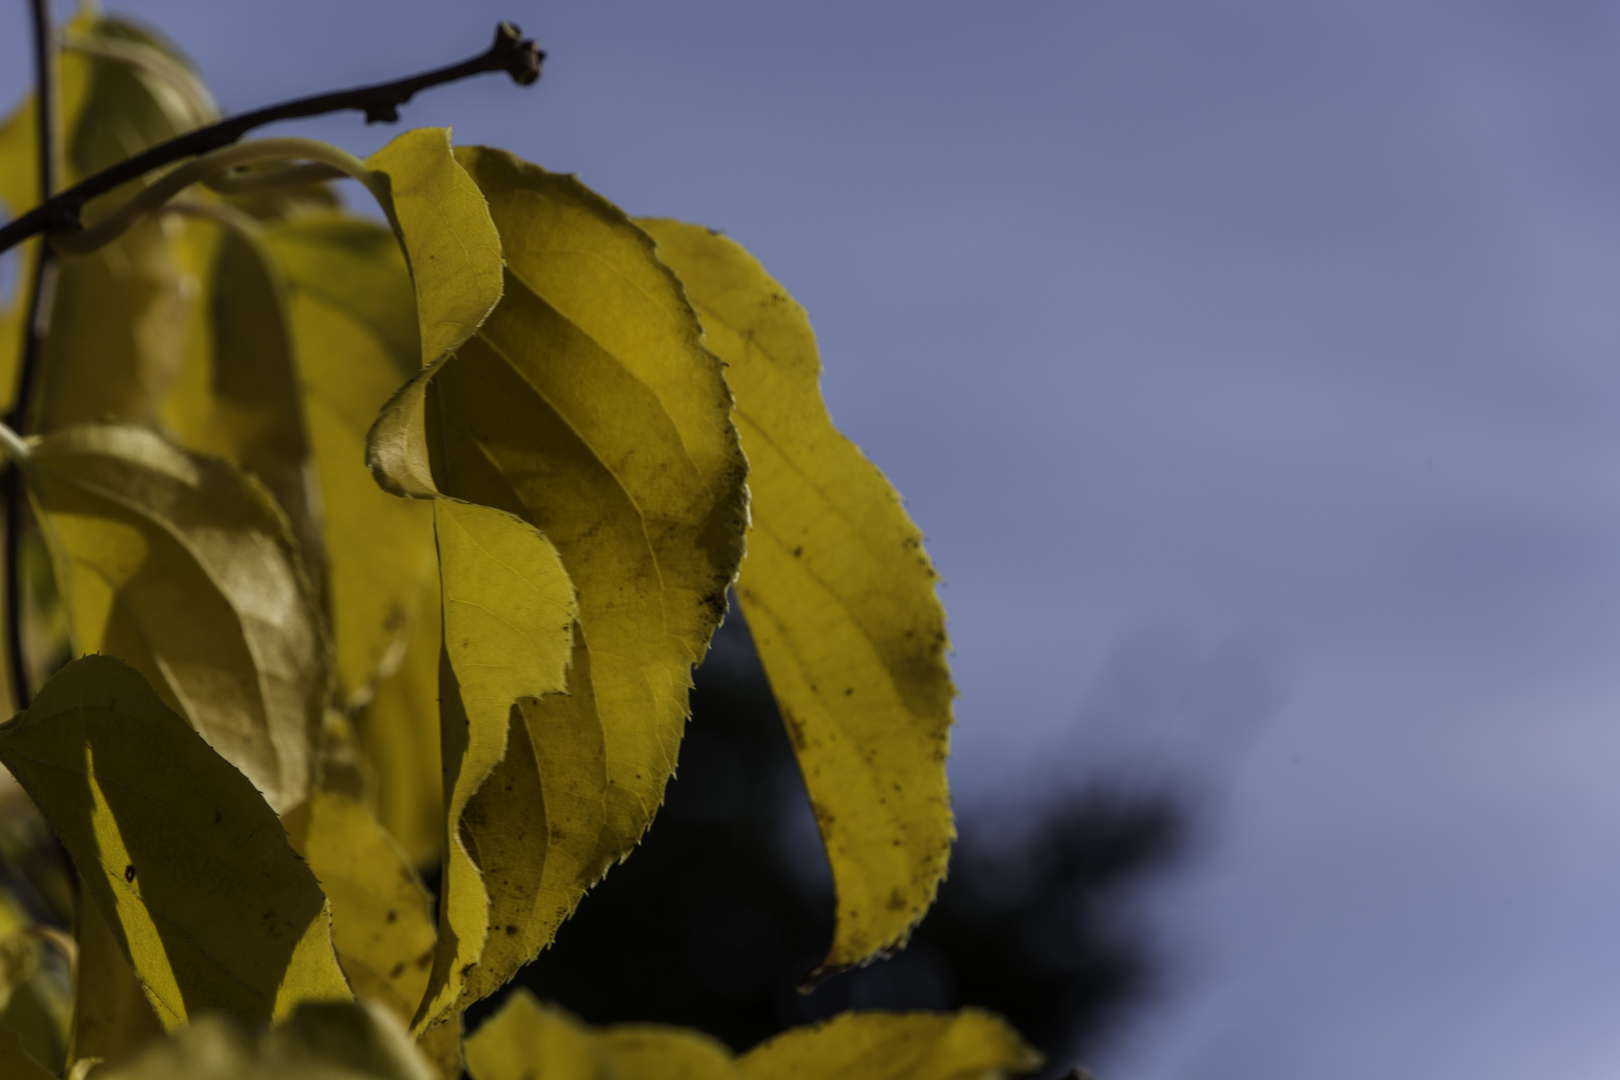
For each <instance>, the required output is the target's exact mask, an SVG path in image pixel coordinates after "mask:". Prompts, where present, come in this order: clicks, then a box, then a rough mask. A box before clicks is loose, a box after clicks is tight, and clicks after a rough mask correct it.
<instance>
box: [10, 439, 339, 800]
mask: <svg viewBox="0 0 1620 1080" xmlns="http://www.w3.org/2000/svg"><path fill="white" fill-rule="evenodd" d="M24 475H25V477H26V479H27V482H28V485H29V491H30V493H31V494H32V495H33V497H34V498H35V499H36V501H37V504H38V507H39V514H40V519H41V525H42V528H43V531H44V533H45V536H46V539H47V541H48V543H49V547H50V550H51V558H52V561H53V562H54V563H55V565H56V571H57V577H58V580H59V581H60V582H61V583H62V587H63V592H64V594H65V597H66V603H67V607H68V612H69V616H70V622H71V625H72V629H73V644H74V648H75V649H76V650H77V651H78V652H80V653H93V652H105V653H110V654H112V655H114V656H118V657H120V658H121V659H123V660H124V661H126V662H127V663H129V664H131V665H133V666H134V667H135V668H136V669H137V670H139V671H140V672H141V673H142V674H143V675H145V676H146V678H147V680H148V681H150V682H151V683H152V685H153V686H155V687H156V688H157V690H158V692H159V693H160V694H161V695H162V696H163V699H164V701H165V702H166V703H167V704H168V705H169V707H170V708H173V709H175V710H176V711H177V712H179V713H180V714H181V715H183V716H184V717H185V718H186V719H187V720H188V721H189V722H190V723H191V724H192V726H193V727H195V728H196V729H197V730H198V731H200V732H201V733H202V734H203V737H204V738H206V739H207V740H208V741H209V742H210V743H211V744H213V746H214V748H215V749H216V750H218V751H219V752H220V753H221V754H223V755H224V756H225V757H226V758H228V759H229V760H230V761H231V762H232V763H233V764H234V765H236V766H237V767H238V768H239V769H241V770H242V771H243V772H244V773H246V774H247V776H248V779H250V780H252V781H253V783H254V785H255V786H256V787H258V789H259V790H260V791H261V792H263V793H264V797H265V798H266V799H268V800H269V802H270V804H271V806H273V807H275V808H277V809H278V810H280V809H285V808H287V807H290V806H292V805H294V804H296V803H297V802H299V801H300V800H302V798H303V797H304V794H305V793H306V792H307V791H308V789H309V783H310V778H311V770H312V767H313V755H314V748H315V746H316V745H317V744H318V740H319V737H320V732H321V727H322V720H323V710H324V707H325V702H326V695H327V688H328V681H329V677H330V675H329V665H330V657H329V646H328V644H327V642H326V639H325V635H324V633H323V630H322V625H321V619H320V612H319V608H318V605H317V604H316V602H315V599H314V596H313V592H312V590H311V588H310V585H309V582H308V579H307V578H305V576H304V573H303V569H302V566H301V563H300V560H299V558H298V554H297V551H296V550H295V549H294V547H293V544H292V541H291V538H290V537H289V536H288V534H287V527H286V523H285V520H284V519H283V518H282V516H281V513H280V511H279V510H278V509H277V508H276V506H275V503H274V501H273V500H272V499H271V498H270V497H269V495H268V494H267V493H266V492H265V490H264V489H263V488H262V487H260V486H259V485H258V484H257V483H255V482H254V481H252V480H251V479H250V478H248V477H246V476H244V475H243V474H242V473H241V472H239V471H238V470H236V469H234V468H232V467H231V466H230V465H228V464H226V463H225V462H223V461H220V460H218V459H215V458H209V457H205V456H202V455H199V454H190V453H187V452H186V451H184V450H181V449H180V448H178V447H176V446H174V445H172V444H171V443H168V442H165V441H164V440H163V439H162V438H161V437H159V436H158V435H156V434H154V433H153V432H150V431H147V430H146V429H144V428H139V427H133V426H119V425H97V426H85V427H77V428H70V429H68V430H66V431H62V432H59V433H57V434H54V435H49V436H46V437H45V438H44V439H43V440H41V441H40V443H39V445H38V446H37V447H36V449H35V451H34V453H33V454H32V455H31V456H30V457H29V458H28V460H27V462H26V463H25V465H24Z"/></svg>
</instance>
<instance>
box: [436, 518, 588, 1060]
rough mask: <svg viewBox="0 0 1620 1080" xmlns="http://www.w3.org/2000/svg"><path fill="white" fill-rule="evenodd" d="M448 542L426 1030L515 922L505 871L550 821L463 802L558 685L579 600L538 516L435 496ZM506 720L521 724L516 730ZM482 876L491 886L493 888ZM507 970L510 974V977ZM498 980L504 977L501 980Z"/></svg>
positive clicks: (443, 564)
mask: <svg viewBox="0 0 1620 1080" xmlns="http://www.w3.org/2000/svg"><path fill="white" fill-rule="evenodd" d="M433 512H434V531H435V533H436V535H437V536H438V542H439V553H440V576H441V586H440V588H441V590H442V594H441V602H442V605H443V618H444V646H443V649H442V650H441V652H440V655H439V696H440V709H441V712H440V726H441V732H442V739H443V742H442V753H443V756H444V763H445V781H446V783H445V803H446V806H445V817H446V821H447V823H448V826H447V835H446V837H445V846H444V853H445V855H444V877H443V887H442V892H441V895H440V912H439V946H438V954H437V956H436V957H435V962H434V967H433V973H432V977H431V979H430V981H429V984H428V991H427V996H426V998H425V999H424V1000H423V1002H422V1008H421V1011H420V1012H419V1014H418V1016H417V1018H416V1021H415V1022H416V1024H417V1026H418V1030H423V1029H425V1028H426V1027H429V1026H431V1025H433V1024H434V1023H437V1022H439V1021H440V1020H441V1019H442V1018H444V1016H445V1014H446V1012H447V1011H448V1010H450V1009H451V1008H452V1007H453V1006H454V1005H455V1004H456V1002H457V1000H458V998H459V997H460V996H461V994H462V992H463V988H464V985H465V983H466V980H467V978H468V976H469V974H471V973H472V972H473V971H476V970H480V965H481V964H482V962H483V960H482V958H483V956H484V950H485V944H486V941H487V940H489V939H491V938H494V937H498V936H507V935H508V934H509V932H508V931H507V930H506V929H505V928H506V927H507V926H508V925H513V926H518V927H519V928H520V929H521V928H522V926H521V924H519V923H514V922H513V919H515V918H518V917H519V915H518V914H514V913H511V912H508V911H505V910H503V909H502V906H501V902H502V900H503V899H504V891H503V890H502V889H501V886H502V884H503V879H504V877H505V876H506V875H509V874H518V875H529V874H533V873H537V872H538V868H536V867H531V866H528V865H524V864H517V865H514V863H513V862H512V861H509V860H510V857H511V856H512V855H513V854H514V851H513V848H514V846H518V847H519V852H518V853H519V854H520V855H521V856H523V857H526V856H527V855H528V852H527V850H525V849H522V848H521V838H522V837H523V836H524V835H525V834H527V833H532V832H534V831H536V830H540V829H543V828H544V827H545V819H544V818H543V817H542V818H538V819H537V818H535V817H533V816H532V815H531V813H530V812H531V811H532V807H529V806H518V807H512V808H510V809H507V808H504V807H503V809H502V811H501V816H500V820H499V821H498V822H495V823H492V824H493V825H494V828H493V829H492V830H490V831H489V832H484V831H481V830H480V829H479V826H480V825H484V824H487V822H486V820H485V818H484V817H482V816H479V815H475V816H474V817H473V818H471V819H470V820H464V819H463V813H464V811H466V810H467V807H468V804H469V803H470V802H471V801H472V798H473V795H474V794H475V793H476V792H477V791H478V789H479V788H480V787H481V786H482V785H483V784H484V783H485V782H486V780H488V779H491V776H490V774H491V773H492V772H493V771H494V770H495V768H496V766H497V765H498V764H500V763H501V760H502V758H504V757H506V756H507V755H508V749H509V742H510V743H513V744H521V743H522V742H523V740H524V737H525V734H526V732H525V731H523V730H521V729H522V728H523V726H524V722H525V720H526V719H527V717H528V715H529V713H530V711H531V710H532V709H533V708H535V707H536V705H537V703H538V701H539V700H540V699H541V698H543V697H545V696H547V695H555V694H559V693H561V692H562V691H563V690H564V689H565V688H566V686H567V668H568V662H569V657H570V652H571V651H572V648H573V629H574V619H575V616H576V615H577V612H578V609H577V608H576V606H575V602H574V592H573V588H572V586H571V585H570V583H569V580H568V574H567V573H566V572H565V571H564V570H563V567H562V562H561V561H560V560H559V559H558V557H557V552H556V550H555V549H554V548H553V547H552V546H551V544H550V543H549V542H548V541H547V540H546V538H545V537H544V536H542V535H541V534H540V533H539V532H538V531H537V530H536V529H535V528H534V526H532V525H530V524H529V523H528V522H526V521H524V520H522V519H521V518H518V517H515V516H513V515H511V514H508V513H506V512H505V511H502V510H496V509H492V508H490V507H487V506H474V505H470V504H466V503H457V502H452V501H449V500H440V501H438V502H435V503H434V504H433ZM508 729H511V730H512V731H513V732H516V733H517V735H516V738H514V739H511V740H509V738H508ZM486 876H487V878H488V880H489V883H490V888H486V885H485V881H486ZM510 975H511V973H510V972H507V973H506V974H505V975H504V976H503V977H502V978H501V982H504V981H505V980H506V978H510ZM497 985H499V984H497Z"/></svg>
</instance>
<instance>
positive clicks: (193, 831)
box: [0, 656, 350, 1030]
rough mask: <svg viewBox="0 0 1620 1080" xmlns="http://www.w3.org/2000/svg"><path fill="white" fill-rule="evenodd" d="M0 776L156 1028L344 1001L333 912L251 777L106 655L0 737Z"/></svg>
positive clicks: (259, 1018)
mask: <svg viewBox="0 0 1620 1080" xmlns="http://www.w3.org/2000/svg"><path fill="white" fill-rule="evenodd" d="M0 762H4V764H5V766H6V768H8V769H10V770H11V773H12V775H14V776H15V777H17V779H18V781H19V782H20V783H21V784H22V785H23V787H24V788H25V789H26V790H27V791H28V794H29V795H30V796H31V797H32V798H33V800H34V802H35V804H36V805H37V806H38V807H39V808H40V810H41V812H43V813H44V814H45V817H46V818H47V819H48V820H49V821H50V823H51V826H52V828H53V829H55V830H56V834H57V836H58V837H60V839H61V841H62V844H63V846H64V847H65V848H66V849H67V851H68V853H69V854H70V855H71V856H72V857H73V861H74V864H75V865H76V866H77V867H78V869H79V872H80V874H81V875H83V877H84V880H85V883H86V885H87V886H88V887H89V890H90V893H91V895H92V896H93V897H94V899H95V901H96V904H97V906H98V907H99V908H100V909H101V911H102V913H103V914H104V915H105V916H106V917H107V922H108V925H109V926H110V927H111V929H112V932H113V934H114V936H115V937H116V938H117V939H118V943H119V945H120V947H121V948H122V950H123V951H124V953H125V955H126V956H127V957H128V958H129V961H130V964H131V966H132V967H133V968H134V970H135V974H136V976H137V977H138V978H139V979H140V982H141V986H142V989H143V990H144V991H145V993H146V996H147V999H148V1000H149V1001H151V1003H152V1005H153V1007H154V1009H155V1010H156V1012H157V1014H158V1018H159V1019H160V1020H161V1021H162V1022H163V1024H164V1026H165V1027H166V1028H168V1029H169V1030H173V1029H175V1028H178V1027H181V1026H183V1025H184V1024H185V1023H186V1022H187V1021H188V1019H189V1017H190V1015H191V1013H192V1012H194V1011H198V1010H200V1009H224V1010H226V1011H228V1012H230V1013H232V1014H234V1015H236V1016H238V1017H241V1018H242V1019H244V1020H247V1021H250V1022H268V1021H270V1020H280V1019H285V1018H286V1017H287V1016H289V1015H290V1014H291V1013H292V1010H293V1009H294V1008H295V1007H296V1006H297V1005H299V1004H300V1003H301V1002H305V1001H322V1000H347V999H348V998H349V997H350V993H349V987H348V984H347V983H346V982H345V981H344V978H343V973H342V971H341V970H340V969H339V968H338V962H337V958H336V956H335V955H334V953H333V950H332V942H331V933H330V927H331V908H330V906H329V905H328V904H327V902H326V898H325V896H323V895H322V893H321V890H320V887H319V886H318V885H317V884H316V882H315V878H314V876H313V875H312V874H311V873H310V871H309V867H308V866H306V865H305V864H304V862H303V860H301V859H300V858H298V856H297V854H296V853H294V851H293V849H292V848H291V846H289V844H288V843H287V837H286V833H285V832H284V831H283V830H282V827H281V822H280V821H279V820H278V819H277V818H276V815H275V812H274V811H272V810H271V809H270V807H269V806H268V805H267V804H266V803H265V801H264V800H263V798H261V797H260V796H259V793H258V792H257V791H255V790H254V789H253V786H252V784H250V783H249V782H248V780H247V778H246V777H245V776H243V775H242V773H240V772H238V771H237V770H236V769H235V768H234V767H232V765H231V764H230V763H229V762H227V761H226V760H225V759H224V758H222V757H220V756H219V755H218V754H217V753H215V751H214V750H213V749H212V748H211V747H209V746H208V744H207V743H205V742H203V741H202V739H200V738H199V737H198V736H197V734H196V732H194V731H192V730H191V728H190V727H189V726H187V724H186V722H185V721H184V720H182V719H181V718H180V717H179V716H177V715H176V714H175V713H174V712H172V711H171V710H170V709H169V708H168V707H167V706H166V705H164V703H163V702H162V701H161V700H160V699H159V697H158V695H157V693H156V692H155V691H154V690H153V689H152V688H151V687H150V686H149V685H147V683H146V681H145V680H144V679H143V678H142V677H141V675H140V674H139V673H138V672H137V671H135V670H134V669H132V668H130V667H128V666H126V665H125V664H122V663H120V662H119V661H117V660H114V659H112V658H110V657H104V656H87V657H83V658H81V659H79V660H75V661H73V662H72V663H70V664H68V665H67V666H66V667H64V668H63V669H62V670H61V671H60V672H58V673H57V674H56V675H55V676H54V677H53V678H52V679H51V681H50V682H48V683H46V684H45V686H44V687H43V688H42V689H41V690H40V692H39V696H38V697H37V698H35V700H34V703H33V705H32V706H30V707H29V709H28V710H27V711H26V712H24V713H22V714H21V715H20V716H18V717H17V718H15V719H13V720H11V721H8V722H7V723H5V724H3V725H0Z"/></svg>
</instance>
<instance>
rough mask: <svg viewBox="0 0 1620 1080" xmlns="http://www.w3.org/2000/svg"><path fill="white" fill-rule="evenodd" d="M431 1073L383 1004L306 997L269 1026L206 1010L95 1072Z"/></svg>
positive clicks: (111, 1079) (406, 1079)
mask: <svg viewBox="0 0 1620 1080" xmlns="http://www.w3.org/2000/svg"><path fill="white" fill-rule="evenodd" d="M179 1077H184V1078H185V1080H433V1073H432V1072H431V1071H430V1070H429V1068H428V1066H427V1063H426V1062H425V1061H423V1060H422V1058H421V1057H420V1055H418V1054H417V1052H416V1050H415V1049H414V1048H413V1047H412V1046H411V1043H410V1039H409V1038H408V1037H407V1036H406V1034H405V1031H404V1028H403V1027H402V1026H401V1025H400V1023H399V1021H398V1020H396V1019H395V1018H394V1017H393V1015H392V1014H391V1013H389V1012H388V1011H387V1010H386V1009H384V1008H383V1007H382V1006H380V1005H376V1004H374V1003H368V1002H361V1003H358V1004H336V1005H332V1004H322V1005H305V1006H304V1007H303V1008H301V1009H299V1010H298V1012H297V1013H296V1014H295V1015H294V1016H293V1017H292V1019H290V1020H289V1021H287V1023H285V1024H282V1025H280V1026H279V1027H274V1028H271V1029H269V1030H268V1031H266V1030H264V1029H262V1028H260V1029H254V1030H248V1029H245V1028H243V1027H241V1026H239V1025H237V1024H235V1023H232V1022H231V1021H230V1020H228V1019H227V1018H225V1017H223V1016H219V1015H207V1016H203V1017H201V1018H200V1019H198V1021H197V1022H196V1023H194V1024H192V1025H191V1026H190V1027H188V1028H186V1029H185V1030H184V1031H181V1032H179V1033H177V1034H176V1035H174V1036H172V1037H171V1038H169V1039H167V1040H165V1041H163V1042H160V1043H157V1044H155V1045H153V1046H151V1047H148V1048H147V1049H146V1050H145V1051H144V1052H142V1053H141V1054H139V1055H137V1056H136V1057H135V1058H134V1059H133V1060H132V1061H130V1062H128V1063H127V1064H125V1065H122V1066H120V1067H117V1068H112V1069H107V1070H104V1071H98V1072H97V1073H95V1080H175V1078H179Z"/></svg>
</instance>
